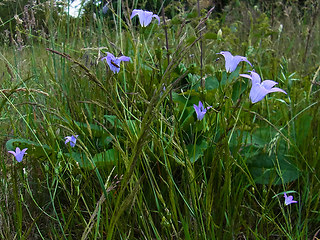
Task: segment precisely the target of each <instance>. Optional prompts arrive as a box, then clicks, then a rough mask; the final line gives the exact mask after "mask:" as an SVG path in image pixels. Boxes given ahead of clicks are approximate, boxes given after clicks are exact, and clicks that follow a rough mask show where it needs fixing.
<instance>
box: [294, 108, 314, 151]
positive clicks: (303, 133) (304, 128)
mask: <svg viewBox="0 0 320 240" xmlns="http://www.w3.org/2000/svg"><path fill="white" fill-rule="evenodd" d="M311 123H312V116H311V115H308V114H304V115H303V116H301V117H300V118H299V119H298V120H297V124H296V138H297V140H296V142H297V143H298V144H299V145H301V144H305V142H306V140H307V139H306V138H307V136H308V133H309V131H310V128H311Z"/></svg>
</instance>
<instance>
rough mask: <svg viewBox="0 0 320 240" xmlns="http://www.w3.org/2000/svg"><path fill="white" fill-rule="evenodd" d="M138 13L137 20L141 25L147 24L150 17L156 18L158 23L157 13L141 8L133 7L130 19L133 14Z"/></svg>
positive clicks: (150, 19) (149, 21)
mask: <svg viewBox="0 0 320 240" xmlns="http://www.w3.org/2000/svg"><path fill="white" fill-rule="evenodd" d="M136 15H138V16H139V21H140V24H141V26H142V27H146V26H148V25H149V24H150V23H151V21H152V18H156V19H157V20H158V25H159V24H160V18H159V16H158V15H157V14H153V12H149V11H145V10H141V9H134V10H133V11H132V14H131V17H130V19H132V18H133V17H134V16H136Z"/></svg>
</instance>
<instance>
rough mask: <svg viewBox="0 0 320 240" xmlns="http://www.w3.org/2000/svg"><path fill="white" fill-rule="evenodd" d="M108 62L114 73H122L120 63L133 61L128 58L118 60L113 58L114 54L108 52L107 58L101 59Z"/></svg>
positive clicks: (122, 57)
mask: <svg viewBox="0 0 320 240" xmlns="http://www.w3.org/2000/svg"><path fill="white" fill-rule="evenodd" d="M103 60H106V61H107V63H108V65H109V67H110V69H111V71H112V72H113V73H118V72H119V71H120V63H121V61H125V62H128V61H130V60H131V58H130V57H126V56H121V57H118V58H116V57H115V56H113V54H112V53H109V52H107V56H106V57H103V58H101V61H103Z"/></svg>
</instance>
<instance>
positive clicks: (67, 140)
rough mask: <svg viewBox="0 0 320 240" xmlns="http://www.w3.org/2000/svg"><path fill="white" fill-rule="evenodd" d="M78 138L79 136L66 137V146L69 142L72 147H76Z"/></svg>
mask: <svg viewBox="0 0 320 240" xmlns="http://www.w3.org/2000/svg"><path fill="white" fill-rule="evenodd" d="M78 136H79V135H75V136H74V135H72V136H66V137H65V139H66V141H65V142H64V144H67V143H68V142H70V146H71V147H74V146H75V145H76V142H77V138H78Z"/></svg>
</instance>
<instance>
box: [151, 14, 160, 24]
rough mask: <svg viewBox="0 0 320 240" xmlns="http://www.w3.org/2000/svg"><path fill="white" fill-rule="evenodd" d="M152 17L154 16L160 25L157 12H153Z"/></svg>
mask: <svg viewBox="0 0 320 240" xmlns="http://www.w3.org/2000/svg"><path fill="white" fill-rule="evenodd" d="M152 17H154V18H156V19H157V20H158V25H160V18H159V16H158V15H157V14H153V15H152Z"/></svg>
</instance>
